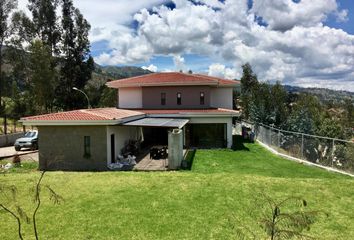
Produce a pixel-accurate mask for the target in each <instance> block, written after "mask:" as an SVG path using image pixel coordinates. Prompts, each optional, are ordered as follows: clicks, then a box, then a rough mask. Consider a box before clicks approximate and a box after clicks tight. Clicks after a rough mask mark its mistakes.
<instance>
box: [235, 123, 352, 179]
mask: <svg viewBox="0 0 354 240" xmlns="http://www.w3.org/2000/svg"><path fill="white" fill-rule="evenodd" d="M245 125H246V126H247V127H249V128H252V130H253V131H254V133H255V136H256V139H257V140H258V141H260V142H262V143H264V144H265V145H267V146H269V147H270V148H272V149H274V150H275V151H277V152H279V153H282V154H286V155H288V156H291V157H295V158H299V159H302V160H306V161H309V162H312V163H316V164H319V165H322V166H327V167H332V168H335V169H338V170H342V171H346V172H349V173H354V142H351V141H346V140H342V139H336V138H328V137H322V136H316V135H310V134H305V133H299V132H291V131H285V130H282V129H277V128H274V127H271V126H267V125H264V124H261V123H257V124H254V123H249V122H237V124H236V125H235V133H237V134H240V133H241V131H242V130H241V129H242V126H245Z"/></svg>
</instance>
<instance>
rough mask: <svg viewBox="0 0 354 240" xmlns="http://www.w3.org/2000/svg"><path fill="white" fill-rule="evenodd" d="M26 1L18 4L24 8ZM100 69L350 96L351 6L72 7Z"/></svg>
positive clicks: (210, 2)
mask: <svg viewBox="0 0 354 240" xmlns="http://www.w3.org/2000/svg"><path fill="white" fill-rule="evenodd" d="M26 2H27V0H19V4H20V7H22V8H24V7H25V5H26ZM74 4H75V6H77V7H78V8H79V9H80V10H81V12H82V13H83V14H84V16H85V17H86V18H87V19H88V21H89V22H90V23H91V26H92V30H91V34H90V40H91V45H92V47H91V52H92V55H93V56H94V57H95V60H96V62H97V63H99V64H101V65H117V66H126V65H133V66H139V67H144V68H146V69H150V70H153V71H159V72H162V71H179V70H183V71H188V70H192V71H193V72H198V73H204V74H209V75H213V76H219V77H225V78H230V79H234V78H240V77H241V74H242V69H241V66H242V64H244V63H246V62H249V63H250V64H251V65H252V67H253V69H254V71H255V72H256V73H257V75H258V78H259V80H261V81H269V82H275V81H280V82H282V83H284V84H290V85H298V86H303V87H327V88H333V89H342V90H351V91H354V4H353V1H352V0H223V1H220V0H149V1H146V0H101V1H96V0H74Z"/></svg>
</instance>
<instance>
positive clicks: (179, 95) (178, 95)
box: [177, 93, 182, 105]
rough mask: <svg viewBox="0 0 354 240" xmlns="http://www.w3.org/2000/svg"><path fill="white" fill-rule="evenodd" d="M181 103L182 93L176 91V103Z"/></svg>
mask: <svg viewBox="0 0 354 240" xmlns="http://www.w3.org/2000/svg"><path fill="white" fill-rule="evenodd" d="M181 104H182V94H181V93H177V105H181Z"/></svg>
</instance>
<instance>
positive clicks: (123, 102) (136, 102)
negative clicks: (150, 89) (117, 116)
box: [118, 87, 143, 108]
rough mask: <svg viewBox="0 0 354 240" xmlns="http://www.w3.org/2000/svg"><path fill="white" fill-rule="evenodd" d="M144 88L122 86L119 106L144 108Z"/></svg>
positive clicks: (119, 93) (119, 92)
mask: <svg viewBox="0 0 354 240" xmlns="http://www.w3.org/2000/svg"><path fill="white" fill-rule="evenodd" d="M142 107H143V91H142V88H138V87H137V88H120V89H119V91H118V108H142Z"/></svg>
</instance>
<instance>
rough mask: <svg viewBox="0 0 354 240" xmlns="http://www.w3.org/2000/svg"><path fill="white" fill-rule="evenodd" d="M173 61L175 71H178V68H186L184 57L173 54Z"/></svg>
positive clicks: (183, 69)
mask: <svg viewBox="0 0 354 240" xmlns="http://www.w3.org/2000/svg"><path fill="white" fill-rule="evenodd" d="M173 63H174V64H175V69H176V71H180V70H182V71H185V70H186V65H185V63H184V58H183V57H181V56H180V55H175V56H173Z"/></svg>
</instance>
